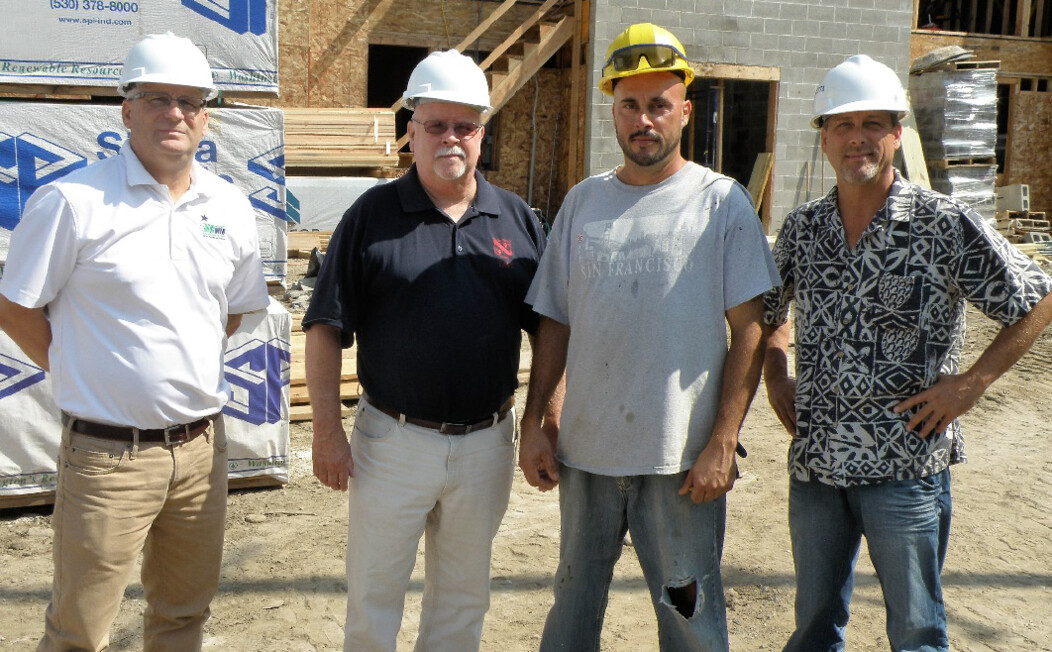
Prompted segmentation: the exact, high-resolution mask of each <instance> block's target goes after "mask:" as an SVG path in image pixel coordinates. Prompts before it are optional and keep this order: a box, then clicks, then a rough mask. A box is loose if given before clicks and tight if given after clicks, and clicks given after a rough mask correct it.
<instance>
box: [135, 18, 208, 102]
mask: <svg viewBox="0 0 1052 652" xmlns="http://www.w3.org/2000/svg"><path fill="white" fill-rule="evenodd" d="M149 82H153V83H157V84H175V85H177V86H191V87H194V88H200V89H201V90H202V91H205V92H206V93H207V95H206V96H205V99H206V100H210V99H212V98H213V97H215V96H216V93H217V92H218V91H217V90H216V87H215V83H214V82H213V81H212V69H211V68H209V67H208V60H207V59H205V55H204V54H202V53H201V50H199V49H198V48H197V46H196V45H194V44H193V42H192V41H191V40H190V39H188V38H183V37H181V36H176V35H175V34H172V33H171V32H165V33H164V34H150V35H148V36H146V37H145V38H143V40H141V41H139V42H138V43H136V44H135V45H133V46H132V48H131V50H129V51H128V57H127V58H126V59H125V60H124V70H123V71H122V72H121V78H120V80H119V81H118V82H117V91H118V92H119V93H120V94H121V95H122V96H123V97H127V93H128V87H129V86H130V85H132V84H144V83H149Z"/></svg>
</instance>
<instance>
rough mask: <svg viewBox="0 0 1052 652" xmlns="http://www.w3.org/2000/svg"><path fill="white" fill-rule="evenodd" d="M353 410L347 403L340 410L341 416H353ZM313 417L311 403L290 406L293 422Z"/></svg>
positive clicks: (290, 416) (290, 418) (308, 419)
mask: <svg viewBox="0 0 1052 652" xmlns="http://www.w3.org/2000/svg"><path fill="white" fill-rule="evenodd" d="M353 411H354V409H353V408H350V407H347V406H346V405H345V406H343V409H342V410H341V411H340V416H341V417H344V418H346V417H349V416H351V413H352V412H353ZM313 418H314V410H313V409H311V406H310V404H307V405H293V406H291V407H290V408H289V421H290V422H292V423H297V422H300V421H310V420H311V419H313Z"/></svg>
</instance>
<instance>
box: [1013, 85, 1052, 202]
mask: <svg viewBox="0 0 1052 652" xmlns="http://www.w3.org/2000/svg"><path fill="white" fill-rule="evenodd" d="M1012 96H1013V98H1014V99H1013V100H1012V101H1013V105H1012V125H1011V136H1010V138H1009V143H1010V146H1009V151H1008V153H1007V155H1008V160H1007V167H1008V169H1009V170H1010V171H1011V172H1010V174H1011V177H1012V179H1013V180H1012V181H1007V182H1005V183H1026V184H1029V185H1030V206H1031V207H1032V208H1033V209H1034V210H1042V211H1046V212H1049V213H1052V167H1050V166H1049V165H1048V152H1049V150H1050V149H1052V93H1033V92H1018V91H1017V92H1015V93H1012ZM1016 179H1017V180H1018V181H1017V180H1016Z"/></svg>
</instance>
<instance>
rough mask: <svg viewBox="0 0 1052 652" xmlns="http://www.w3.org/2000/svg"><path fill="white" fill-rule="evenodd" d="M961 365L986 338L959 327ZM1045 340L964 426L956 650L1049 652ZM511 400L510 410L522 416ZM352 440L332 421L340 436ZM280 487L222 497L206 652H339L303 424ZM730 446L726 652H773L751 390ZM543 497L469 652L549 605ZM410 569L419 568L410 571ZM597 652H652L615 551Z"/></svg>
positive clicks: (871, 588)
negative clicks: (735, 463) (964, 351)
mask: <svg viewBox="0 0 1052 652" xmlns="http://www.w3.org/2000/svg"><path fill="white" fill-rule="evenodd" d="M969 324H970V326H971V329H970V337H969V342H970V343H969V347H968V350H969V353H970V355H973V356H974V355H975V354H976V352H977V351H979V350H980V348H981V346H982V345H985V343H986V342H987V341H988V340H989V338H990V337H991V336H992V334H993V332H994V329H993V326H992V325H991V324H990V322H988V321H987V320H986V319H985V318H983V317H981V316H978V315H975V314H971V315H970V320H969ZM1050 371H1052V333H1046V334H1045V335H1044V336H1043V337H1042V339H1041V340H1040V341H1039V342H1038V344H1037V345H1036V346H1035V348H1034V350H1033V351H1031V353H1029V354H1028V355H1027V357H1026V358H1024V360H1023V361H1022V362H1021V363H1020V364H1019V365H1017V366H1016V367H1015V368H1014V369H1013V370H1011V371H1010V372H1009V373H1008V374H1007V375H1006V376H1005V377H1004V378H1002V379H1001V380H1000V381H999V382H998V383H997V384H995V385H994V386H993V387H992V388H991V391H990V392H988V394H987V395H986V396H985V397H984V398H983V399H982V400H981V401H980V403H979V404H978V405H977V406H976V407H975V408H974V409H973V410H972V411H971V412H970V413H969V414H967V415H966V416H965V418H964V427H965V433H966V436H967V437H968V452H969V458H970V462H969V463H968V464H965V465H962V466H958V467H955V468H954V470H953V483H954V499H955V505H954V508H955V509H954V523H953V534H952V537H951V541H950V550H949V556H948V559H947V562H946V569H945V572H944V573H943V581H944V585H945V593H946V603H947V613H948V617H949V628H950V640H951V642H952V645H953V648H954V649H955V650H961V651H985V650H997V651H1003V652H1009V651H1026V652H1032V651H1035V650H1052V606H1050V605H1052V513H1050V512H1052V437H1050V436H1049V430H1050V427H1049V424H1050V423H1052V405H1050V401H1049V397H1050V396H1052V380H1050V378H1052V377H1050V375H1049V372H1050ZM521 400H522V397H520V405H521ZM349 429H350V422H349V420H348V430H349ZM291 438H292V459H291V467H292V468H291V473H292V478H291V481H290V483H289V484H288V485H287V486H285V487H283V488H279V489H267V490H252V491H237V492H234V493H232V494H231V496H230V503H229V505H230V507H229V515H228V518H227V535H226V547H225V560H224V566H223V575H222V582H221V586H220V590H219V595H218V597H217V598H216V600H215V601H214V603H213V605H212V608H213V616H212V619H211V620H210V621H209V622H208V625H207V629H206V643H205V647H206V649H209V650H232V651H239V652H242V651H243V652H249V651H251V652H268V651H272V652H299V651H303V652H307V651H315V650H317V651H321V650H339V649H340V647H341V643H342V622H343V610H344V596H345V583H344V577H343V547H344V541H345V538H346V529H347V514H346V499H345V496H344V495H343V494H340V493H336V492H333V491H330V490H328V489H325V488H324V487H322V486H321V485H320V484H319V483H318V482H317V481H315V480H314V478H313V477H312V476H311V470H310V469H311V464H310V439H311V432H310V426H309V425H308V424H294V425H293V427H292V435H291ZM742 441H743V442H744V443H745V444H746V446H747V447H748V448H749V451H750V454H749V457H748V459H747V460H745V461H744V462H743V464H742V469H743V471H744V474H745V475H744V477H743V478H742V479H741V480H740V481H739V482H738V484H737V485H736V487H735V489H734V491H733V492H732V493H731V495H730V500H729V512H730V515H729V523H728V528H727V543H726V552H725V555H724V559H723V573H724V580H725V583H726V587H727V598H728V605H729V609H728V620H729V623H730V635H731V648H732V649H733V650H745V651H748V650H778V649H781V646H782V644H784V642H785V641H786V639H787V638H788V636H789V634H790V631H791V628H792V606H793V593H794V590H793V567H792V559H791V556H790V552H789V536H788V532H787V527H786V487H787V481H786V472H785V451H786V438H785V434H784V432H783V431H782V430H781V428H780V426H779V425H778V423H777V421H776V419H775V417H774V414H773V412H772V411H771V409H770V408H769V407H768V405H767V400H766V396H765V395H764V394H763V389H762V386H761V389H760V393H759V395H758V396H757V398H756V401H755V403H754V405H753V409H752V411H751V413H750V415H749V418H748V421H747V423H746V425H745V429H744V431H743V433H742ZM558 511H559V509H558V496H557V493H556V492H551V493H547V494H541V493H539V492H537V491H535V490H534V489H532V488H531V487H529V486H528V485H526V483H525V481H524V480H523V479H522V475H521V473H518V472H517V476H516V480H515V486H514V490H513V494H512V497H511V505H510V507H509V509H508V513H507V515H506V516H505V518H504V523H503V525H502V527H501V530H500V533H499V535H498V536H497V540H496V543H495V552H494V555H493V583H492V586H493V600H492V608H491V610H490V612H489V615H488V617H487V620H486V627H485V631H484V635H483V645H482V647H483V649H484V650H497V651H500V652H516V651H526V650H536V649H537V646H538V642H539V635H540V631H541V628H542V625H543V621H544V617H545V614H546V613H547V610H548V607H549V605H550V604H551V601H552V594H551V583H552V573H553V571H554V569H555V566H556V561H557V557H558V544H559V519H558ZM49 514H50V511H49V510H48V509H46V508H37V509H22V510H7V511H2V512H0V568H2V570H0V649H2V650H30V649H33V646H34V645H35V641H36V639H37V638H38V636H39V634H40V632H41V629H42V619H43V612H44V608H45V606H46V604H47V600H48V595H49V587H50V578H51V559H50V548H51V530H50V518H49ZM421 559H422V558H421ZM421 587H422V572H421V568H420V567H419V566H418V569H417V571H416V572H415V573H414V575H413V581H412V586H411V590H410V594H409V596H408V599H407V604H406V610H405V618H404V620H403V629H402V632H401V634H400V637H399V641H400V643H399V650H410V649H411V648H412V641H413V640H414V635H415V630H416V622H417V618H418V615H419V600H420V592H421ZM144 606H145V603H144V601H143V599H142V588H141V586H140V585H139V584H138V582H137V581H136V582H133V583H132V585H131V586H130V587H129V589H128V592H127V595H126V599H125V601H124V604H123V606H122V609H121V612H120V614H119V617H118V619H117V621H116V623H115V625H114V628H113V637H112V647H111V649H113V650H135V649H141V645H142V625H141V613H142V610H143V608H144ZM852 607H853V608H852V617H851V624H850V626H849V630H848V636H849V639H848V640H849V649H850V650H863V651H873V652H876V651H878V650H880V651H883V650H887V649H888V647H887V642H886V638H885V636H884V634H883V630H884V615H883V603H882V599H881V596H880V590H879V586H878V585H877V580H876V577H875V575H874V574H873V571H872V567H871V566H870V565H869V562H868V559H866V555H865V554H863V559H862V560H861V561H860V564H859V577H858V582H857V588H856V590H855V596H854V600H853V602H852ZM603 648H604V649H605V650H610V651H613V652H625V651H639V650H656V649H657V644H656V626H655V620H654V616H653V612H652V609H651V606H650V602H649V597H648V594H647V591H646V586H645V583H644V581H643V578H642V574H641V572H640V570H639V565H638V562H637V560H636V559H635V555H634V551H633V549H632V548H631V547H626V548H625V551H624V555H623V556H622V559H621V561H620V562H619V564H618V567H617V572H616V575H615V578H614V582H613V585H612V587H611V591H610V603H609V608H608V610H607V618H606V626H605V630H604V632H603Z"/></svg>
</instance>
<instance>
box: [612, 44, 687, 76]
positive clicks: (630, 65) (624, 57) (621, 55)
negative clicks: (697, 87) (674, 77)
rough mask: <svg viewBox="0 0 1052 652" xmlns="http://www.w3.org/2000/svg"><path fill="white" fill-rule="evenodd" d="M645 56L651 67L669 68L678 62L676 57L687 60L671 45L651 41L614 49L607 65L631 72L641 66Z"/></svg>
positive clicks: (616, 70) (617, 70)
mask: <svg viewBox="0 0 1052 652" xmlns="http://www.w3.org/2000/svg"><path fill="white" fill-rule="evenodd" d="M643 57H646V58H647V63H648V64H650V67H651V68H667V67H669V66H671V65H672V64H674V63H675V62H676V57H679V58H680V59H683V60H684V61H686V60H687V57H685V56H683V53H682V52H680V51H679V50H677V49H676V48H674V47H672V46H671V45H659V44H657V43H649V44H646V45H629V46H628V47H624V48H621V49H620V50H614V51H613V52H612V53H611V54H610V58H609V59H607V60H606V66H613V67H614V72H631V71H633V70H636V69H637V68H639V60H640V59H642V58H643ZM606 66H603V67H604V68H605V67H606Z"/></svg>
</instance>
